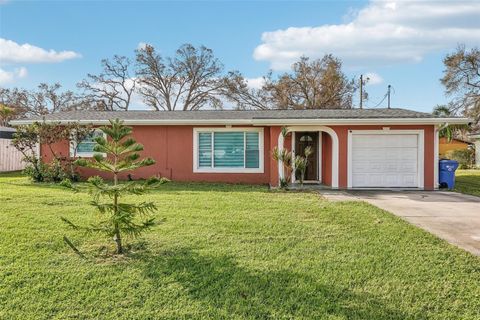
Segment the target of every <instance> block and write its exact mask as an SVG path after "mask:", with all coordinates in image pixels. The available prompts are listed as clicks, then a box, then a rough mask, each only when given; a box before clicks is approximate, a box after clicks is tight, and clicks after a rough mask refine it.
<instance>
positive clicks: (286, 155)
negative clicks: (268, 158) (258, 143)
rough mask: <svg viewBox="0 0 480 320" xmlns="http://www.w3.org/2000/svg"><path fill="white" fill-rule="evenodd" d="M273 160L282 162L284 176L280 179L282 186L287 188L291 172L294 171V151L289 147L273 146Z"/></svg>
mask: <svg viewBox="0 0 480 320" xmlns="http://www.w3.org/2000/svg"><path fill="white" fill-rule="evenodd" d="M272 158H273V160H275V161H277V162H281V163H282V172H283V178H281V179H280V187H282V188H285V187H286V186H287V185H288V181H289V178H290V173H291V171H292V153H291V152H290V151H288V150H287V149H281V150H280V149H278V148H277V147H275V148H273V153H272Z"/></svg>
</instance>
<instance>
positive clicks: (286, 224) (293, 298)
mask: <svg viewBox="0 0 480 320" xmlns="http://www.w3.org/2000/svg"><path fill="white" fill-rule="evenodd" d="M141 199H150V200H153V201H155V202H156V203H157V205H158V207H159V208H160V210H159V212H158V214H157V217H158V220H160V219H165V221H164V223H162V224H159V225H158V226H156V227H155V228H154V230H153V231H152V232H150V233H147V234H145V235H144V236H143V237H142V238H141V239H138V240H136V241H134V242H132V243H133V245H132V247H131V248H130V251H129V254H128V255H126V256H125V257H124V258H121V259H119V258H114V257H112V256H110V255H109V254H108V253H107V252H108V251H112V250H113V247H110V244H109V247H108V248H105V247H104V245H105V244H106V243H108V241H107V240H105V239H98V238H97V237H96V236H92V235H90V236H85V235H82V234H78V233H75V232H74V231H71V230H68V229H67V228H66V226H65V225H64V224H63V223H62V222H61V221H60V218H59V217H60V216H65V217H67V218H69V219H71V220H72V221H75V222H79V221H83V222H86V223H88V222H92V221H94V220H93V219H94V218H95V215H94V214H93V208H91V207H90V206H89V205H88V201H89V200H90V197H89V196H88V195H85V194H73V193H71V192H70V191H67V190H63V189H62V188H61V187H58V186H55V185H48V184H42V185H39V184H32V183H30V182H28V181H27V180H26V178H24V177H22V176H20V175H18V174H10V175H0V203H1V207H0V221H1V232H0V284H1V285H0V318H1V319H93V318H101V319H153V318H155V319H159V318H163V319H179V318H193V319H266V318H272V319H285V318H287V319H291V318H298V319H315V318H316V319H319V318H322V319H458V318H462V319H478V318H479V317H480V296H479V294H480V291H479V284H480V259H479V258H478V257H474V256H473V255H471V254H469V253H467V252H464V251H462V250H460V249H458V248H456V247H453V246H451V245H449V244H447V243H446V242H444V241H442V240H440V239H438V238H436V237H434V236H432V235H430V234H428V233H426V232H424V231H422V230H420V229H417V228H415V227H413V226H411V225H409V224H407V223H405V222H404V221H402V220H400V219H399V218H397V217H395V216H393V215H391V214H389V213H387V212H385V211H382V210H380V209H378V208H376V207H373V206H370V205H368V204H366V203H363V202H335V203H333V202H328V201H325V200H322V199H321V198H320V197H319V196H318V195H317V194H315V193H284V192H271V191H269V190H268V189H267V188H265V187H261V186H245V185H216V184H201V183H196V184H193V183H192V184H182V183H171V184H167V185H165V186H162V187H161V189H160V190H159V191H158V192H154V193H152V194H149V195H146V196H142V197H141ZM63 235H67V236H68V237H69V238H70V239H72V241H73V242H74V244H75V245H76V246H77V247H78V248H79V249H80V250H81V251H82V252H83V253H84V254H85V256H86V257H87V258H86V259H82V258H80V257H78V256H77V255H76V254H75V253H73V252H72V250H70V249H69V248H68V247H67V246H66V245H65V244H64V243H63V240H62V237H63ZM107 249H108V250H107Z"/></svg>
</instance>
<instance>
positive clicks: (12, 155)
mask: <svg viewBox="0 0 480 320" xmlns="http://www.w3.org/2000/svg"><path fill="white" fill-rule="evenodd" d="M14 133H15V129H14V128H9V127H0V172H8V171H16V170H22V169H24V168H25V163H24V162H23V161H22V159H23V155H22V154H21V153H20V151H18V150H17V149H15V147H14V146H13V145H12V143H11V142H12V138H13V134H14Z"/></svg>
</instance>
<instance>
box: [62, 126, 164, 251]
mask: <svg viewBox="0 0 480 320" xmlns="http://www.w3.org/2000/svg"><path fill="white" fill-rule="evenodd" d="M100 130H101V131H102V132H103V133H105V134H106V136H107V137H108V138H107V139H105V138H104V137H103V136H99V137H97V138H95V142H96V145H95V147H94V151H95V154H94V156H93V159H92V160H90V161H88V160H86V159H79V160H77V162H76V163H77V164H78V165H80V166H83V167H88V168H93V169H97V170H100V171H103V172H107V173H109V174H111V176H112V179H113V184H109V183H106V182H105V181H104V180H103V179H102V178H100V177H98V176H97V177H91V178H90V179H88V184H89V185H90V189H89V191H90V193H91V194H92V196H93V201H92V202H91V203H92V205H93V206H95V207H96V208H97V210H98V212H99V213H100V214H101V220H100V221H99V223H98V224H97V225H94V226H91V227H78V226H77V225H75V224H73V223H72V222H71V221H69V220H67V219H65V218H62V219H63V220H64V221H65V222H66V223H68V224H69V225H70V226H72V227H73V228H75V229H84V230H86V231H91V232H100V233H104V234H106V235H107V236H109V237H113V240H114V241H115V245H116V252H117V253H118V254H121V253H123V244H122V239H123V235H124V234H126V235H128V236H132V237H136V236H138V235H140V234H141V233H142V232H143V231H145V230H147V229H149V228H150V227H152V226H153V224H154V220H153V219H152V218H150V217H149V214H151V213H153V212H154V211H155V210H156V206H155V204H154V203H153V202H142V203H139V204H134V203H126V202H121V197H122V196H124V195H141V194H143V193H145V192H146V191H148V190H149V189H151V188H154V187H156V186H158V185H159V184H162V183H165V182H166V181H167V180H165V179H156V178H151V179H149V180H146V181H143V182H138V181H129V182H125V183H121V184H120V183H119V182H118V175H119V174H120V173H122V172H127V171H132V170H135V169H138V168H141V167H145V166H150V165H152V164H154V163H155V161H154V160H153V159H151V158H144V159H142V160H140V155H139V153H138V152H140V151H142V150H143V146H142V145H141V144H139V143H137V142H136V141H135V140H134V139H132V138H131V137H129V136H130V134H131V132H132V128H130V127H126V126H124V125H123V122H122V121H120V120H118V119H117V120H115V121H113V120H110V126H105V127H101V128H100ZM103 154H106V155H107V157H103ZM66 185H69V186H71V185H70V184H68V183H66ZM102 200H104V201H103V202H102Z"/></svg>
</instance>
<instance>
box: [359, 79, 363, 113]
mask: <svg viewBox="0 0 480 320" xmlns="http://www.w3.org/2000/svg"><path fill="white" fill-rule="evenodd" d="M362 108H363V74H361V75H360V109H362Z"/></svg>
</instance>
